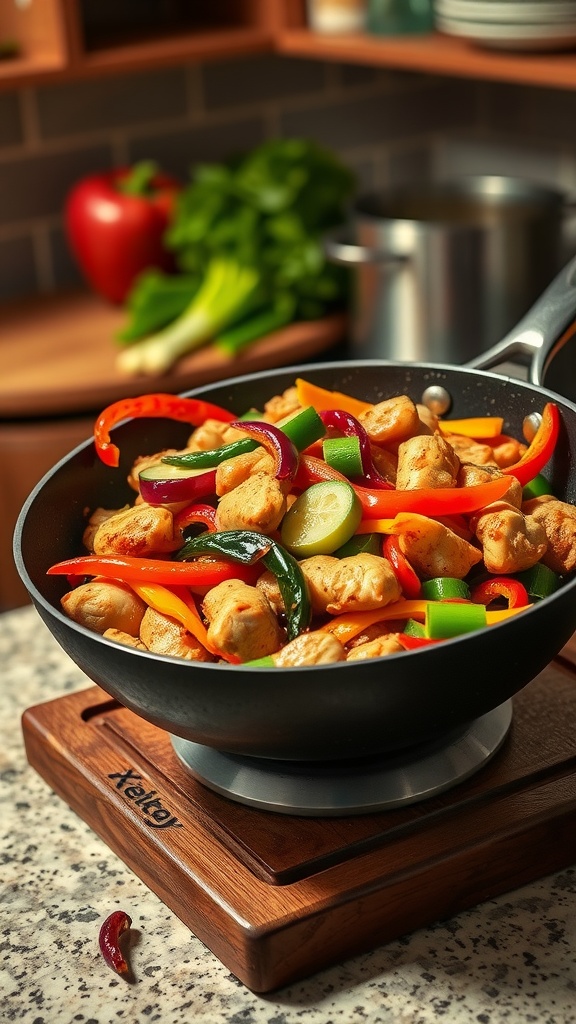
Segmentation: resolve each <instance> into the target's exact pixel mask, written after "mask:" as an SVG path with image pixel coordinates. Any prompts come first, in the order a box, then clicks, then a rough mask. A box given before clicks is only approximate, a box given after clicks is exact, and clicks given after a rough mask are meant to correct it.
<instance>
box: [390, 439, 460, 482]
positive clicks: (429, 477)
mask: <svg viewBox="0 0 576 1024" xmlns="http://www.w3.org/2000/svg"><path fill="white" fill-rule="evenodd" d="M459 469H460V459H459V458H458V456H457V455H456V452H455V451H454V449H453V448H452V447H451V445H449V444H448V443H447V442H446V441H445V440H444V438H443V437H441V436H440V435H439V434H431V435H429V436H427V437H411V438H409V439H408V440H407V441H403V442H402V444H401V445H400V446H399V448H398V471H397V473H396V487H397V488H398V490H399V491H413V490H416V489H417V488H420V487H434V488H437V487H455V486H456V478H457V476H458V470H459Z"/></svg>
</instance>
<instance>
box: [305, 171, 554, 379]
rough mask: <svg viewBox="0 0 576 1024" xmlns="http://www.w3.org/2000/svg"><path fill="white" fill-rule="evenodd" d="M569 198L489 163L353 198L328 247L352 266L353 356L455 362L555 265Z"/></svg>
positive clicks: (514, 317)
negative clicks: (479, 169)
mask: <svg viewBox="0 0 576 1024" xmlns="http://www.w3.org/2000/svg"><path fill="white" fill-rule="evenodd" d="M566 208H567V199H566V197H565V196H564V194H563V193H562V192H560V191H556V190H554V189H551V188H547V187H544V186H540V185H537V184H533V183H531V182H528V181H523V180H521V179H518V178H509V177H501V176H492V175H480V176H471V177H464V178H462V179H460V180H456V181H451V182H431V183H424V184H420V185H411V186H407V187H402V188H396V189H392V190H389V191H387V192H385V193H382V194H379V195H368V196H365V197H363V198H362V197H361V198H360V199H358V201H357V203H356V205H355V209H354V212H353V218H352V223H351V225H350V227H349V228H346V229H345V232H344V233H342V232H340V233H337V234H336V235H332V236H329V237H328V238H327V239H326V241H325V245H326V251H327V253H328V255H329V257H330V258H331V259H332V260H334V261H335V262H337V263H343V264H347V265H349V266H355V267H356V268H357V274H356V277H355V286H354V297H353V304H352V346H353V351H354V354H355V355H356V356H357V357H358V358H360V359H363V358H379V359H392V360H402V361H406V362H417V361H419V360H433V361H435V362H436V361H437V362H445V363H452V364H457V365H458V364H462V363H465V362H468V361H469V360H470V359H472V358H473V357H475V356H477V355H479V354H480V353H482V352H484V351H486V350H487V349H489V348H490V347H491V346H492V345H495V344H496V343H497V342H498V341H499V339H501V338H502V337H503V336H504V335H505V334H506V333H507V332H508V331H510V329H511V328H512V327H513V326H514V324H515V323H517V322H518V320H519V319H520V317H521V316H523V314H524V313H525V312H526V310H527V309H528V308H529V307H530V305H531V304H532V303H533V302H534V301H535V299H536V297H537V296H538V295H540V294H541V292H542V291H543V290H544V288H545V287H546V286H547V285H548V283H549V282H550V281H551V280H552V278H553V277H554V275H555V274H556V273H557V272H558V270H559V268H560V265H561V262H562V244H561V243H562V226H563V217H564V215H565V212H566Z"/></svg>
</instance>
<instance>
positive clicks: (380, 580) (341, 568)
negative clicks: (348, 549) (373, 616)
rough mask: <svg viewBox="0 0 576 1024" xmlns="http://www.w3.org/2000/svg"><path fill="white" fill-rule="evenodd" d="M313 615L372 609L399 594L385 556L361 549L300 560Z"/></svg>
mask: <svg viewBox="0 0 576 1024" xmlns="http://www.w3.org/2000/svg"><path fill="white" fill-rule="evenodd" d="M300 567H301V569H302V572H303V573H304V577H305V579H306V582H307V583H308V587H309V590H310V597H311V600H312V609H313V611H314V613H315V614H316V615H323V614H325V613H326V612H328V613H329V614H330V615H342V614H343V613H344V612H360V611H371V610H373V609H374V608H384V607H385V606H386V605H388V604H391V603H392V601H398V599H399V598H400V596H401V591H400V586H399V584H398V580H397V579H396V576H395V574H394V572H393V570H392V567H391V565H390V563H389V562H388V560H387V559H386V558H380V556H379V555H371V554H368V553H367V552H363V553H362V554H359V555H353V556H350V557H348V558H335V557H334V556H333V555H313V556H312V557H311V558H305V559H304V561H303V562H301V563H300Z"/></svg>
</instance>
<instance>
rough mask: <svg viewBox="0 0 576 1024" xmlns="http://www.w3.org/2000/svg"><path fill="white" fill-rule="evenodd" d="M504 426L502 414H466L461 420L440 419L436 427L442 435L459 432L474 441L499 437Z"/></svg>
mask: <svg viewBox="0 0 576 1024" xmlns="http://www.w3.org/2000/svg"><path fill="white" fill-rule="evenodd" d="M503 426H504V418H503V417H502V416H468V417H465V418H464V419H461V420H440V421H439V423H438V427H439V429H440V433H441V434H444V435H447V436H448V435H450V434H460V435H461V437H471V438H473V440H475V441H484V440H491V439H493V438H495V437H499V436H500V434H501V433H502V427H503Z"/></svg>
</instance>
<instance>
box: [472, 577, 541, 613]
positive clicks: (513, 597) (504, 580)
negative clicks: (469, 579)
mask: <svg viewBox="0 0 576 1024" xmlns="http://www.w3.org/2000/svg"><path fill="white" fill-rule="evenodd" d="M502 597H503V598H505V599H506V601H507V602H508V607H509V608H518V607H522V606H524V605H527V604H528V603H529V601H530V599H529V597H528V591H527V590H526V587H525V586H524V584H523V583H520V581H519V580H516V579H514V578H513V577H511V576H493V577H491V578H490V579H488V580H482V582H481V583H478V584H477V585H476V586H475V587H473V588H472V592H471V594H470V598H471V600H472V601H473V602H474V603H475V604H484V605H486V606H489V605H490V604H492V602H493V601H497V600H498V599H499V598H502Z"/></svg>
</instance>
